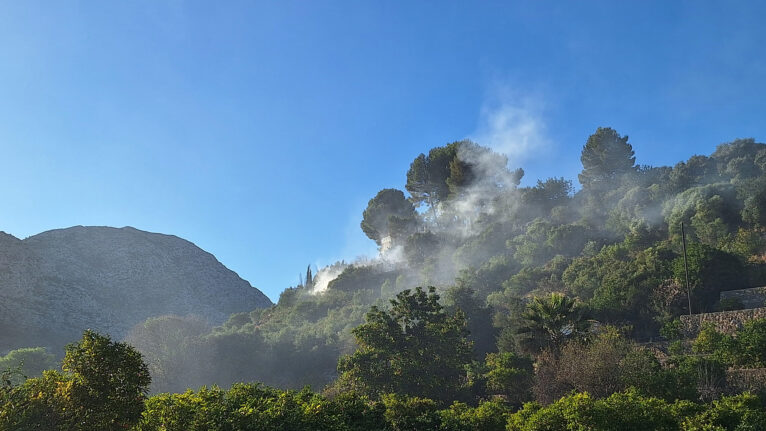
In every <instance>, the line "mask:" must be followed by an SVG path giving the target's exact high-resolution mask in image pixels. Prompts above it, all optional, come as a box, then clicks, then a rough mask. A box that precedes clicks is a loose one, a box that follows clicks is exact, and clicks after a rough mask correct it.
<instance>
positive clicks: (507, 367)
mask: <svg viewBox="0 0 766 431" xmlns="http://www.w3.org/2000/svg"><path fill="white" fill-rule="evenodd" d="M485 366H486V370H487V371H486V373H485V374H484V378H485V379H486V387H487V393H488V394H491V395H499V396H501V397H502V398H503V400H504V401H505V402H506V403H508V404H510V405H512V406H517V407H518V406H521V404H523V403H524V402H525V401H527V400H528V399H530V395H531V388H532V382H533V376H534V369H533V368H532V361H531V360H530V359H529V358H526V357H522V356H519V355H517V354H515V353H510V352H501V353H489V354H487V358H486V361H485Z"/></svg>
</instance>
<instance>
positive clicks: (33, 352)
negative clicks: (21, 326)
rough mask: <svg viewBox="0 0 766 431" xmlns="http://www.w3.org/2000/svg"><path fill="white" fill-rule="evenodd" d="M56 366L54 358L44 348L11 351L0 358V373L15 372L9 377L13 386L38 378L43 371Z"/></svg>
mask: <svg viewBox="0 0 766 431" xmlns="http://www.w3.org/2000/svg"><path fill="white" fill-rule="evenodd" d="M57 365H58V364H57V361H56V357H55V356H53V355H52V354H50V353H48V352H47V350H46V349H45V348H44V347H31V348H24V349H16V350H11V351H10V352H8V354H7V355H5V356H0V371H5V370H9V369H10V370H14V371H15V372H14V373H12V374H11V375H10V377H9V378H10V382H11V383H13V384H20V383H22V382H23V381H24V380H25V379H26V378H29V377H39V376H40V375H42V373H43V371H45V370H50V369H53V368H56V366H57Z"/></svg>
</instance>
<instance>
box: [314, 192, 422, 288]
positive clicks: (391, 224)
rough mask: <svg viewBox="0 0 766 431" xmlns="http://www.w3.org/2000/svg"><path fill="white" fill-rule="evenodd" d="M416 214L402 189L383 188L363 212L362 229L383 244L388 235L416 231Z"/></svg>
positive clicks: (395, 235) (403, 235) (402, 234)
mask: <svg viewBox="0 0 766 431" xmlns="http://www.w3.org/2000/svg"><path fill="white" fill-rule="evenodd" d="M416 216H417V214H416V212H415V207H414V206H413V205H412V202H410V201H408V200H407V199H406V198H405V197H404V193H402V191H401V190H396V189H383V190H381V191H379V192H378V194H377V195H375V197H374V198H372V199H370V202H369V203H368V204H367V208H366V209H365V210H364V213H363V214H362V224H361V226H362V231H363V232H364V233H365V235H367V237H368V238H370V239H371V240H373V241H375V242H376V243H377V244H378V245H381V244H382V243H381V241H382V239H383V238H384V237H386V236H391V237H397V238H401V237H405V236H406V235H407V234H408V233H409V232H410V231H414V230H415V228H416V223H417V222H416ZM307 281H308V280H307Z"/></svg>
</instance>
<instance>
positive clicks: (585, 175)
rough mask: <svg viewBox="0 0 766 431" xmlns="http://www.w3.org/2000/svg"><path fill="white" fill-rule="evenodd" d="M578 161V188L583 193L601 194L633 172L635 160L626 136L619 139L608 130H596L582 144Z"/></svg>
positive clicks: (616, 134) (611, 130)
mask: <svg viewBox="0 0 766 431" xmlns="http://www.w3.org/2000/svg"><path fill="white" fill-rule="evenodd" d="M580 161H581V162H582V166H583V170H582V172H581V173H580V174H579V175H578V176H577V178H578V179H579V180H580V184H582V185H583V187H584V188H585V189H587V190H595V191H603V190H605V189H606V188H611V187H614V182H615V181H616V180H619V178H620V176H622V175H624V174H626V173H628V172H631V171H633V170H634V169H635V164H636V157H635V156H634V153H633V147H632V146H631V145H630V144H629V143H628V137H627V136H620V135H619V134H618V133H617V132H616V131H615V130H614V129H611V128H609V127H606V128H603V127H599V128H598V129H596V133H594V134H592V135H590V137H589V138H588V142H586V143H585V146H584V147H583V149H582V155H581V156H580Z"/></svg>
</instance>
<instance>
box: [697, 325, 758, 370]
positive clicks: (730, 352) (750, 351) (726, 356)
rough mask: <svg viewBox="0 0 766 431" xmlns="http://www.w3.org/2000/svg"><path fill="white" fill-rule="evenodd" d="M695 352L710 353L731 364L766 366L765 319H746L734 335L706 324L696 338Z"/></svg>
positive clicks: (752, 366) (750, 366)
mask: <svg viewBox="0 0 766 431" xmlns="http://www.w3.org/2000/svg"><path fill="white" fill-rule="evenodd" d="M694 351H695V352H697V353H706V354H710V355H712V356H713V357H714V358H716V359H717V360H719V361H720V362H722V363H724V364H726V365H730V366H737V367H744V368H763V367H766V319H756V320H751V321H749V322H745V324H744V325H742V328H740V329H739V330H738V331H737V332H736V334H734V335H729V334H724V333H721V332H719V331H717V330H716V329H715V327H713V326H712V325H706V326H705V327H704V328H703V329H702V330H701V331H700V333H699V334H698V335H697V338H696V339H695V340H694Z"/></svg>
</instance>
